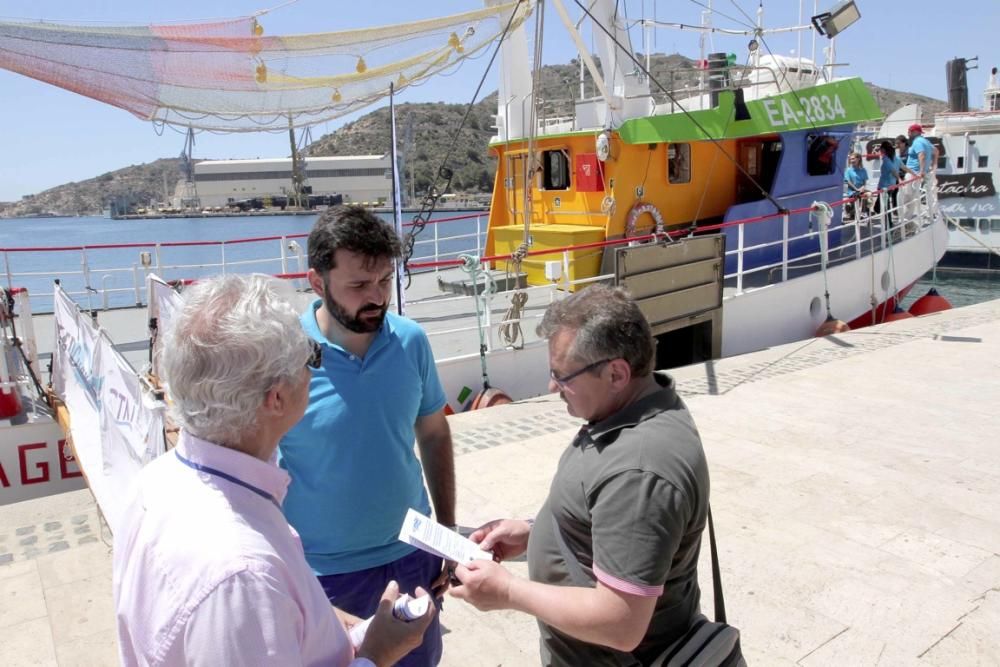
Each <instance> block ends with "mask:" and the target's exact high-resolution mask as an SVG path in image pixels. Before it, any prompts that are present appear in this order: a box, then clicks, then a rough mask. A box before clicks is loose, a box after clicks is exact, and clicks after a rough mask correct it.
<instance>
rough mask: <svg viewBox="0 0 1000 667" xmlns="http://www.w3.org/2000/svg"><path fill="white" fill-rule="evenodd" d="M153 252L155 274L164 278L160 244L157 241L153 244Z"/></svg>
mask: <svg viewBox="0 0 1000 667" xmlns="http://www.w3.org/2000/svg"><path fill="white" fill-rule="evenodd" d="M153 254H154V255H156V275H158V276H160V277H161V278H164V275H163V264H162V263H161V262H160V244H159V243H157V244H156V245H155V246H153Z"/></svg>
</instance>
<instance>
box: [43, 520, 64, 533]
mask: <svg viewBox="0 0 1000 667" xmlns="http://www.w3.org/2000/svg"><path fill="white" fill-rule="evenodd" d="M60 528H62V523H60V522H59V521H48V522H46V524H45V531H46V532H49V533H51V532H52V531H53V530H59V529H60Z"/></svg>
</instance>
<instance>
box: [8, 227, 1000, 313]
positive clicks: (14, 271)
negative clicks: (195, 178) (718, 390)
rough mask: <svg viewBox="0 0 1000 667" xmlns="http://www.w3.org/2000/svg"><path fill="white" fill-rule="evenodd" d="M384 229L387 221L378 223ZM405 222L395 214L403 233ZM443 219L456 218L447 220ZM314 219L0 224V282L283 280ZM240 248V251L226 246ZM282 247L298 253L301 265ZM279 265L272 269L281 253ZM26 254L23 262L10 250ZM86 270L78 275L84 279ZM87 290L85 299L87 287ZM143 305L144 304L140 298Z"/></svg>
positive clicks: (470, 240) (48, 286)
mask: <svg viewBox="0 0 1000 667" xmlns="http://www.w3.org/2000/svg"><path fill="white" fill-rule="evenodd" d="M382 215H383V217H384V218H385V219H386V220H390V219H391V216H390V215H389V214H382ZM411 218H412V215H410V214H404V215H403V222H404V224H408V223H409V222H410V219H411ZM451 218H461V219H458V220H451ZM315 219H316V216H314V215H285V216H245V217H232V218H215V217H209V218H170V219H166V218H161V219H150V220H109V219H107V218H102V217H79V218H75V217H74V218H19V219H17V218H16V219H0V249H3V250H2V251H0V253H2V254H0V262H2V264H0V271H2V274H0V282H2V284H4V285H8V286H9V285H14V286H18V287H27V288H28V290H29V293H30V294H32V307H33V309H34V312H36V313H37V312H50V311H51V310H52V299H51V293H52V280H53V279H54V278H59V279H61V281H62V283H63V286H64V288H65V289H67V290H68V291H70V292H71V293H72V294H73V295H74V298H75V299H76V300H77V302H78V303H80V305H82V306H84V307H96V308H100V307H102V306H103V301H104V298H105V296H104V292H105V291H106V292H107V299H108V303H109V305H110V306H112V307H115V306H129V305H134V304H135V301H136V294H135V286H136V284H137V283H138V284H139V285H142V284H143V280H144V278H143V275H144V273H143V268H142V263H141V257H140V253H141V252H144V251H145V252H148V253H150V255H151V257H150V259H151V261H152V262H153V264H154V265H155V264H156V258H155V255H156V252H157V251H156V244H158V243H160V244H162V243H168V242H203V241H212V242H225V243H215V244H212V245H184V246H179V247H162V246H161V247H160V249H159V259H160V266H161V270H160V271H159V272H158V273H159V275H160V276H161V277H163V278H165V279H167V280H175V279H186V278H200V277H204V276H207V275H213V274H215V273H219V272H221V264H222V263H223V260H224V262H225V264H226V265H227V270H230V271H237V270H238V271H243V272H245V271H260V272H263V273H272V274H273V273H281V272H282V271H287V272H289V273H295V272H298V271H299V270H300V268H301V270H304V259H305V257H304V255H305V248H306V239H305V238H304V235H306V234H308V233H309V230H310V229H311V228H312V225H313V222H315ZM433 220H435V221H438V220H443V222H437V223H433V224H428V225H427V227H426V228H425V229H424V230H423V232H422V233H421V234H420V235H419V236H418V238H417V244H416V246H415V251H414V258H415V259H429V258H432V257H433V256H434V254H435V248H436V250H437V252H438V254H439V255H444V256H445V257H446V258H455V257H457V256H458V255H459V254H461V253H466V252H467V253H474V254H481V248H482V247H483V244H484V242H485V236H486V223H487V214H486V212H485V211H475V212H470V211H452V210H448V211H440V212H438V213H436V214H435V215H434V217H433ZM262 237H285V241H284V243H282V242H281V241H280V240H267V241H254V242H244V240H245V239H257V238H262ZM235 241H239V242H235ZM291 242H295V243H297V244H298V246H299V248H300V249H301V254H302V260H300V259H299V254H298V253H296V252H295V251H294V250H289V249H288V245H289V244H290V243H291ZM133 243H140V244H144V245H143V247H141V248H135V247H131V248H113V249H88V250H86V252H83V251H81V250H79V249H72V250H45V249H48V248H65V247H74V246H94V245H106V244H133ZM283 245H284V246H285V255H286V260H285V262H284V264H283V263H282V261H281V259H280V258H281V253H282V246H283ZM24 248H30V249H31V250H29V251H25V252H16V251H15V250H16V249H24ZM84 260H86V271H85V270H84ZM88 285H89V287H90V288H91V289H87V286H88ZM932 286H935V287H937V289H938V291H939V292H940V293H941V295H942V296H944V297H946V298H947V299H948V300H949V301H951V303H952V305H954V306H964V305H969V304H973V303H979V302H982V301H988V300H991V299H998V298H1000V272H991V273H966V272H955V271H944V270H938V271H937V275H936V279H935V277H934V276H933V274H932V273H928V274H927V275H926V276H924V278H923V279H922V280H921V281H920V282H918V283H917V284H916V286H914V288H913V289H912V290H911V291H910V294H909V295H908V296H907V298H906V299H905V300H904V302H903V307H904V308H906V307H909V305H910V304H911V303H912V302H913V301H914V300H915V299H916V298H918V297H920V296H923V295H924V294H926V293H927V290H928V289H930V288H931V287H932ZM140 298H141V299H142V300H143V301H144V300H145V296H144V295H141V297H140Z"/></svg>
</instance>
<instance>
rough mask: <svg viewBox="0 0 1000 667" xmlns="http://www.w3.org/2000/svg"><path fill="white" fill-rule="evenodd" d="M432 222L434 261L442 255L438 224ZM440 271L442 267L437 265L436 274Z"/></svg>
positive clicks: (477, 254)
mask: <svg viewBox="0 0 1000 667" xmlns="http://www.w3.org/2000/svg"><path fill="white" fill-rule="evenodd" d="M431 224H432V225H433V227H434V261H435V262H437V261H438V259H439V257H440V255H441V249H440V248H439V247H438V225H436V224H434V223H431ZM476 256H477V257H478V256H479V253H476ZM440 271H441V267H439V266H435V267H434V273H435V274H436V273H439V272H440Z"/></svg>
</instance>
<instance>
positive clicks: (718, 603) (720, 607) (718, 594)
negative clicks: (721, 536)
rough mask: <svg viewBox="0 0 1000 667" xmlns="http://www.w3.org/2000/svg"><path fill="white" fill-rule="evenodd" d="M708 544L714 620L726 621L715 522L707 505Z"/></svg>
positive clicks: (718, 621)
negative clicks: (713, 598) (713, 599)
mask: <svg viewBox="0 0 1000 667" xmlns="http://www.w3.org/2000/svg"><path fill="white" fill-rule="evenodd" d="M708 544H709V547H710V548H711V550H712V588H713V589H714V590H715V621H716V622H717V623H725V622H726V601H725V600H724V599H723V597H722V573H721V572H720V571H719V552H718V549H716V547H715V523H714V522H713V521H712V506H711V505H709V506H708Z"/></svg>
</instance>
